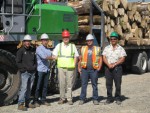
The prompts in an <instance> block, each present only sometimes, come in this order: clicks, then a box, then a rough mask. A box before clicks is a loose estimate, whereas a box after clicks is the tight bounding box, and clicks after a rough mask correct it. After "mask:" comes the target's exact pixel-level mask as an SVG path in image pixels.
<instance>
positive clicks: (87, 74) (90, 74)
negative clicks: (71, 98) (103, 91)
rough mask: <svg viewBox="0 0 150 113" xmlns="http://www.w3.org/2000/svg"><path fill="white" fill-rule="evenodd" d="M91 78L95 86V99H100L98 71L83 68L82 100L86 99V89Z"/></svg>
mask: <svg viewBox="0 0 150 113" xmlns="http://www.w3.org/2000/svg"><path fill="white" fill-rule="evenodd" d="M89 78H90V79H91V83H92V87H93V100H98V88H97V80H98V71H97V70H88V69H82V71H81V81H82V88H81V94H80V100H85V99H86V90H87V85H88V80H89Z"/></svg>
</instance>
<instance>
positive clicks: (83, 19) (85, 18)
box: [78, 15, 101, 25]
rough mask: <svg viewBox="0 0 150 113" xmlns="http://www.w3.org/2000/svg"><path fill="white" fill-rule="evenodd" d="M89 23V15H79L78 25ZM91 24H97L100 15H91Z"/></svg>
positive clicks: (99, 21)
mask: <svg viewBox="0 0 150 113" xmlns="http://www.w3.org/2000/svg"><path fill="white" fill-rule="evenodd" d="M89 23H90V16H79V17H78V24H79V25H88V24H89ZM93 24H95V25H99V24H101V17H100V16H99V15H94V16H93Z"/></svg>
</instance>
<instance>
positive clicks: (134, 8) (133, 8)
mask: <svg viewBox="0 0 150 113" xmlns="http://www.w3.org/2000/svg"><path fill="white" fill-rule="evenodd" d="M136 11H137V5H136V2H133V4H132V12H133V14H135V12H136Z"/></svg>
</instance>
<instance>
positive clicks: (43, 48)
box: [35, 33, 52, 107]
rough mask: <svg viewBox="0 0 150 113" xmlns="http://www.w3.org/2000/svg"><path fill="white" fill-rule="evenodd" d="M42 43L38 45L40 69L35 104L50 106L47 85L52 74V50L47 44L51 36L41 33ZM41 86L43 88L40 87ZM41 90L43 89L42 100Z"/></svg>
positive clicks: (37, 53) (38, 67)
mask: <svg viewBox="0 0 150 113" xmlns="http://www.w3.org/2000/svg"><path fill="white" fill-rule="evenodd" d="M41 41H42V45H40V46H38V47H37V49H36V57H37V71H38V82H37V87H36V91H35V106H36V107H39V106H40V104H42V105H47V106H49V105H50V103H48V102H47V101H46V95H47V85H48V79H49V75H50V68H49V66H50V62H49V60H51V59H52V52H51V50H50V49H49V48H47V44H48V41H49V36H48V35H47V34H46V33H44V34H42V35H41ZM40 88H41V89H40ZM40 90H42V94H41V100H39V97H40V93H41V92H40Z"/></svg>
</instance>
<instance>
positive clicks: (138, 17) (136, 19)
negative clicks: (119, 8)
mask: <svg viewBox="0 0 150 113" xmlns="http://www.w3.org/2000/svg"><path fill="white" fill-rule="evenodd" d="M134 19H135V21H136V22H138V23H141V21H142V18H141V15H140V13H139V12H137V11H136V12H135V15H134Z"/></svg>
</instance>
